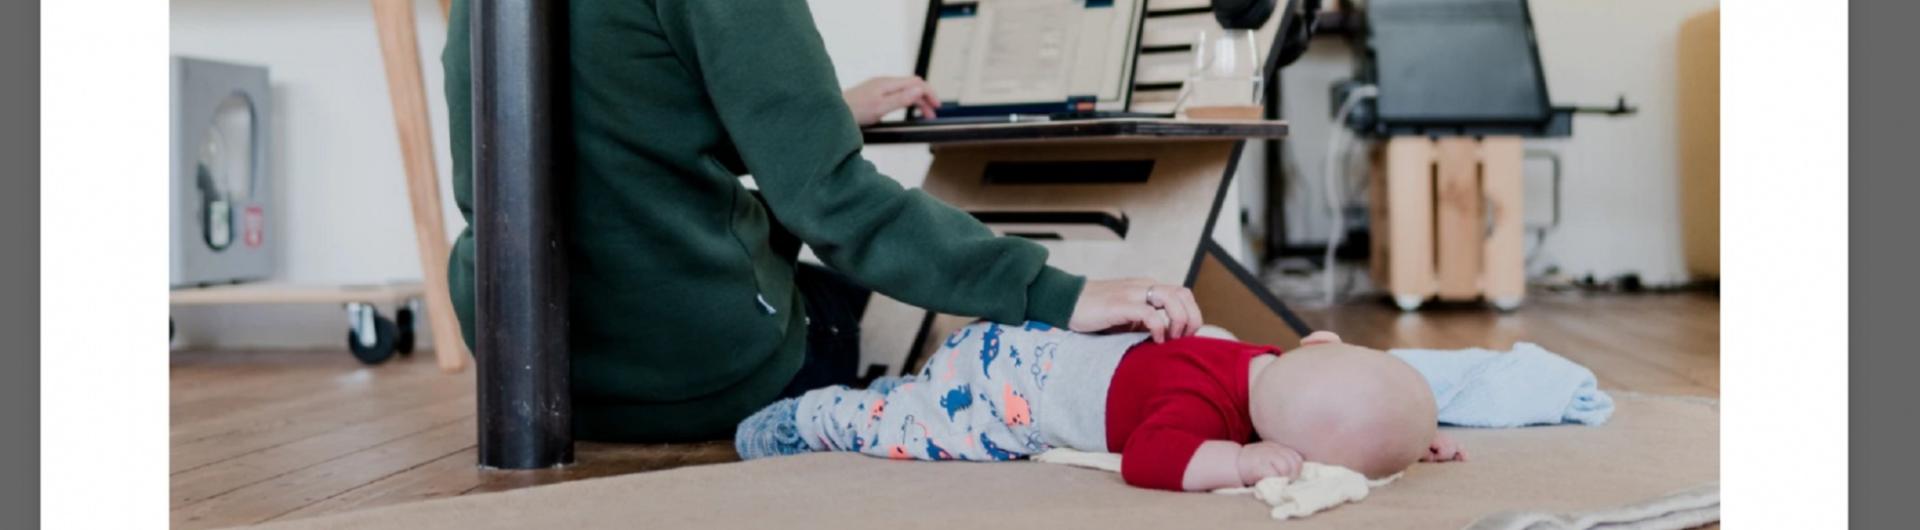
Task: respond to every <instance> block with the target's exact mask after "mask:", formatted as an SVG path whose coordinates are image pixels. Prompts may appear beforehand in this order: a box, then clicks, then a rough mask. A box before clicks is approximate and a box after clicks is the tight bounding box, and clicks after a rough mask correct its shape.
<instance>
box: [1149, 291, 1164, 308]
mask: <svg viewBox="0 0 1920 530" xmlns="http://www.w3.org/2000/svg"><path fill="white" fill-rule="evenodd" d="M1147 305H1149V306H1153V307H1154V308H1155V309H1160V308H1165V307H1166V305H1165V304H1161V303H1158V302H1154V301H1153V287H1152V286H1148V287H1147Z"/></svg>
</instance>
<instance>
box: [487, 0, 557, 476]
mask: <svg viewBox="0 0 1920 530" xmlns="http://www.w3.org/2000/svg"><path fill="white" fill-rule="evenodd" d="M553 3H554V2H549V1H543V0H477V1H475V2H474V3H473V4H472V9H473V10H472V12H471V13H470V15H471V17H470V19H471V21H472V27H471V30H472V39H473V42H472V46H473V54H472V59H473V156H474V165H473V167H474V189H473V194H474V242H475V247H476V248H475V251H476V261H477V264H476V269H477V270H476V271H475V280H476V283H477V284H478V288H479V289H478V292H477V298H478V301H477V302H478V303H477V307H476V313H477V314H476V319H475V324H476V327H475V329H476V331H478V333H477V334H476V335H477V336H476V337H475V340H476V344H475V347H476V350H477V351H476V360H477V369H476V370H475V371H476V372H477V373H478V377H479V378H480V379H479V390H478V392H479V409H480V410H479V423H480V442H479V444H480V465H482V466H485V467H492V468H505V469H532V468H543V467H552V466H556V465H562V464H568V463H571V462H573V431H572V423H573V404H572V401H571V400H570V399H569V394H568V370H569V364H568V361H567V354H568V350H567V287H566V269H567V265H566V259H565V252H564V248H565V247H564V246H563V245H562V240H561V226H560V222H559V218H558V217H557V216H556V214H557V212H559V211H560V210H559V207H558V205H557V204H555V201H557V200H558V199H559V198H560V193H559V189H560V184H561V182H559V181H558V180H556V177H558V176H559V175H558V173H559V172H557V171H555V170H554V167H555V166H554V157H553V152H554V149H553V146H554V143H553V137H554V136H555V134H554V131H555V130H556V127H555V122H554V119H553V118H554V114H553V112H552V110H553V109H552V107H553V106H554V105H553V99H552V95H553V93H552V90H551V88H552V80H551V78H550V77H549V76H550V75H551V74H553V73H555V72H564V69H555V68H553V62H554V60H555V56H554V55H553V51H554V50H555V49H556V48H555V46H556V45H555V42H554V39H555V38H557V37H559V36H560V35H555V34H554V33H556V32H555V31H553V30H554V27H555V24H554V22H555V19H554V18H553V17H552V16H550V13H552V11H550V10H554V11H561V12H564V8H560V9H553V7H552V4H553Z"/></svg>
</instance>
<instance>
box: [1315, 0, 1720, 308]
mask: <svg viewBox="0 0 1920 530" xmlns="http://www.w3.org/2000/svg"><path fill="white" fill-rule="evenodd" d="M1716 5H1718V2H1717V1H1715V0H1631V1H1622V0H1535V1H1533V2H1531V6H1532V11H1533V19H1534V31H1535V33H1536V35H1537V38H1538V40H1539V46H1540V53H1541V63H1542V66H1543V67H1544V68H1545V70H1546V77H1547V85H1548V94H1549V95H1550V96H1551V97H1552V99H1553V101H1554V102H1555V103H1556V104H1582V105H1604V106H1610V105H1612V103H1613V101H1614V99H1615V98H1616V97H1617V96H1618V95H1621V94H1625V95H1626V96H1627V98H1628V101H1629V102H1630V103H1632V104H1634V105H1637V106H1638V107H1639V109H1640V112H1639V113H1638V114H1637V115H1634V116H1630V117H1624V118H1604V117H1592V116H1582V117H1579V118H1576V120H1575V122H1574V127H1573V137H1572V138H1570V139H1564V140H1535V141H1529V142H1528V145H1527V147H1528V148H1529V149H1545V150H1551V151H1555V152H1558V153H1559V154H1560V156H1561V157H1562V160H1563V162H1564V163H1565V164H1566V165H1565V167H1564V174H1565V188H1564V189H1563V190H1561V192H1562V201H1563V202H1562V211H1561V215H1562V222H1561V225H1560V228H1559V229H1558V230H1556V231H1554V232H1553V233H1552V234H1551V235H1550V236H1549V237H1548V239H1547V243H1546V247H1545V248H1544V249H1543V252H1542V254H1541V256H1540V259H1539V261H1538V263H1537V264H1536V266H1535V267H1534V268H1533V271H1534V272H1538V271H1539V270H1540V269H1543V268H1544V267H1545V266H1548V265H1559V266H1560V268H1561V269H1562V270H1564V271H1566V272H1569V273H1573V274H1586V273H1592V274H1594V275H1595V276H1596V277H1600V278H1602V279H1604V278H1607V277H1610V276H1613V275H1616V274H1621V273H1626V272H1638V273H1639V274H1640V275H1641V277H1642V279H1643V280H1645V281H1648V282H1652V283H1669V282H1678V281H1682V280H1684V279H1685V278H1686V272H1685V267H1684V266H1683V263H1682V255H1681V247H1680V213H1679V209H1678V208H1679V197H1678V194H1679V189H1680V188H1679V181H1678V178H1679V177H1678V174H1679V161H1678V156H1679V152H1678V147H1677V146H1678V138H1677V129H1676V128H1677V120H1678V115H1677V112H1676V110H1675V109H1674V102H1675V98H1676V94H1677V87H1676V85H1675V83H1676V81H1675V79H1676V73H1675V68H1677V67H1676V65H1675V64H1676V63H1675V60H1676V56H1677V54H1678V51H1677V48H1676V46H1677V44H1676V43H1677V36H1678V32H1679V28H1680V23H1681V21H1683V20H1685V19H1686V18H1688V17H1690V16H1692V15H1695V14H1698V13H1700V12H1702V11H1705V10H1708V9H1711V8H1713V7H1714V6H1716ZM1348 57H1349V51H1348V48H1347V47H1346V46H1345V45H1344V44H1343V43H1341V42H1339V41H1338V40H1335V39H1327V38H1322V39H1319V40H1316V41H1315V48H1313V49H1312V51H1311V52H1309V54H1308V55H1307V56H1306V57H1304V58H1302V59H1301V61H1300V62H1298V63H1295V65H1294V66H1293V67H1291V68H1289V69H1288V70H1287V77H1286V81H1285V82H1286V86H1285V87H1284V88H1285V90H1286V92H1287V114H1288V116H1289V118H1290V121H1291V122H1292V125H1293V131H1294V136H1293V138H1292V139H1290V142H1291V143H1292V149H1293V153H1294V154H1295V156H1297V157H1298V159H1297V160H1298V161H1299V164H1300V167H1301V169H1302V170H1305V171H1307V172H1308V173H1309V174H1310V175H1312V177H1311V178H1309V179H1306V180H1305V181H1301V180H1295V181H1292V182H1289V183H1288V188H1289V193H1291V194H1295V195H1297V196H1301V197H1305V198H1306V199H1307V200H1304V201H1302V200H1297V199H1290V200H1289V201H1288V203H1287V204H1288V206H1289V208H1288V210H1287V212H1286V213H1287V218H1288V233H1289V234H1290V237H1293V238H1294V240H1295V241H1297V242H1320V241H1324V240H1325V238H1326V227H1325V226H1326V225H1325V219H1326V215H1327V213H1326V209H1325V206H1324V200H1323V199H1321V198H1320V195H1319V194H1320V193H1321V191H1319V190H1320V189H1321V188H1320V186H1319V185H1318V182H1319V180H1320V178H1321V177H1320V176H1319V175H1320V171H1321V166H1320V164H1321V159H1323V158H1324V154H1323V153H1324V152H1325V145H1326V136H1327V126H1328V122H1329V121H1330V119H1329V116H1328V114H1330V112H1331V111H1330V110H1329V109H1330V102H1329V101H1328V100H1329V96H1328V94H1327V86H1328V83H1330V82H1332V81H1334V80H1337V79H1342V78H1346V77H1350V76H1351V69H1352V62H1351V61H1350V60H1349V59H1348ZM1528 170H1529V175H1528V176H1529V178H1528V180H1527V186H1528V187H1529V189H1528V192H1527V203H1526V208H1527V209H1528V215H1527V217H1528V219H1530V220H1532V219H1539V220H1541V221H1543V222H1544V220H1545V219H1546V218H1547V214H1548V210H1550V209H1551V202H1550V199H1551V194H1550V193H1548V187H1549V184H1548V180H1547V178H1546V169H1545V165H1544V164H1529V165H1528ZM1528 244H1529V245H1530V246H1529V249H1531V245H1532V243H1531V241H1529V243H1528Z"/></svg>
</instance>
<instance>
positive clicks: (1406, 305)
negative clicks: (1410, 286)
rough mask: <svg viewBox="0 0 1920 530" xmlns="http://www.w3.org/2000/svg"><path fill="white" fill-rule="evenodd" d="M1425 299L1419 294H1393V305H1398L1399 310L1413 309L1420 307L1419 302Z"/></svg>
mask: <svg viewBox="0 0 1920 530" xmlns="http://www.w3.org/2000/svg"><path fill="white" fill-rule="evenodd" d="M1425 301H1426V299H1425V298H1424V297H1421V296H1419V295H1411V294H1396V295H1393V305H1397V306H1400V310H1401V311H1414V310H1417V309H1420V303H1421V302H1425Z"/></svg>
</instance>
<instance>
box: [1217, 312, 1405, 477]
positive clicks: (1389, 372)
mask: <svg viewBox="0 0 1920 530" xmlns="http://www.w3.org/2000/svg"><path fill="white" fill-rule="evenodd" d="M1251 398H1252V399H1251V403H1249V408H1250V409H1251V412H1252V415H1253V427H1254V430H1255V431H1257V432H1258V433H1259V434H1260V438H1261V439H1262V440H1269V441H1273V442H1275V443H1279V444H1281V445H1285V446H1287V447H1291V448H1293V449H1294V450H1295V451H1299V452H1300V455H1301V456H1303V457H1305V458H1306V459H1307V460H1308V461H1312V462H1321V463H1325V464H1334V465H1339V466H1343V467H1346V468H1349V469H1352V470H1355V471H1359V472H1361V473H1363V474H1365V475H1367V476H1368V477H1369V478H1380V477H1385V476H1388V475H1392V474H1394V473H1398V472H1400V471H1401V470H1404V469H1406V468H1407V466H1409V465H1412V464H1413V463H1414V461H1417V460H1419V459H1420V457H1421V456H1422V455H1425V454H1426V453H1427V447H1428V445H1429V444H1430V443H1431V442H1432V441H1433V437H1434V433H1435V431H1436V427H1435V419H1434V416H1435V413H1436V412H1435V408H1434V403H1433V391H1432V390H1429V389H1428V388H1427V381H1426V379H1424V378H1422V377H1420V373H1419V372H1417V371H1414V369H1413V367H1412V366H1408V365H1407V363H1405V362H1403V361H1401V360H1400V359H1399V358H1398V357H1394V356H1392V355H1388V354H1386V353H1385V352H1381V351H1380V350H1375V349H1370V348H1363V347H1359V346H1352V345H1348V344H1345V343H1342V342H1340V339H1339V337H1337V336H1334V335H1333V334H1332V333H1327V332H1317V333H1314V334H1313V335H1309V336H1308V337H1307V339H1306V340H1303V341H1302V342H1301V346H1300V348H1298V349H1295V350H1293V351H1289V352H1287V353H1286V354H1285V355H1281V356H1280V357H1279V358H1277V359H1274V360H1273V362H1272V363H1271V364H1269V365H1267V367H1266V369H1265V370H1264V371H1263V372H1261V373H1260V374H1259V375H1258V377H1257V378H1256V379H1255V380H1254V381H1253V386H1252V388H1251Z"/></svg>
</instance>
